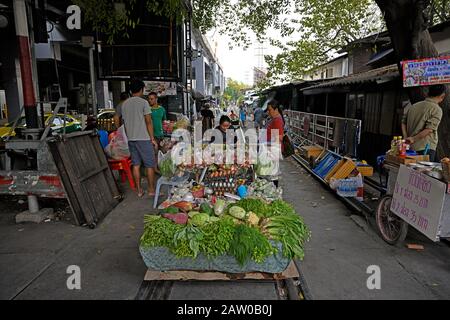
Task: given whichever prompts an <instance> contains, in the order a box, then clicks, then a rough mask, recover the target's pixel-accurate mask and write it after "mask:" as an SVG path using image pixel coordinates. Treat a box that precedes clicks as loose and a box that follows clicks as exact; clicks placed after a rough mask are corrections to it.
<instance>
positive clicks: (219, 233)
mask: <svg viewBox="0 0 450 320" xmlns="http://www.w3.org/2000/svg"><path fill="white" fill-rule="evenodd" d="M201 230H202V231H203V234H204V236H203V239H202V241H201V242H200V251H201V252H202V253H204V254H205V255H206V256H208V257H211V258H213V257H217V256H220V255H224V254H226V253H227V252H228V250H229V249H230V243H231V240H232V239H233V236H234V230H235V226H234V223H233V222H232V221H230V220H228V219H220V220H219V221H217V222H214V223H209V224H207V225H205V226H204V227H202V228H201Z"/></svg>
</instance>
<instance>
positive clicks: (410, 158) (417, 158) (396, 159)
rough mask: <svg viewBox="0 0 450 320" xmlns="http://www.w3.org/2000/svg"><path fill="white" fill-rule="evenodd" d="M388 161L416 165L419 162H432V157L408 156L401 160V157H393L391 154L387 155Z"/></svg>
mask: <svg viewBox="0 0 450 320" xmlns="http://www.w3.org/2000/svg"><path fill="white" fill-rule="evenodd" d="M386 161H389V162H393V163H398V164H409V163H416V162H417V161H430V156H429V155H426V156H422V155H420V156H406V157H405V158H400V157H399V156H393V155H390V154H387V155H386Z"/></svg>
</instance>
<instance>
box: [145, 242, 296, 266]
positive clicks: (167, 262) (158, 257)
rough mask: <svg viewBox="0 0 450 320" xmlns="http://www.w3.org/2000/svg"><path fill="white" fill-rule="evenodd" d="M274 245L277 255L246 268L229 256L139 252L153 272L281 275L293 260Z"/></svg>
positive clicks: (157, 249) (156, 249)
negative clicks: (178, 256) (192, 255)
mask: <svg viewBox="0 0 450 320" xmlns="http://www.w3.org/2000/svg"><path fill="white" fill-rule="evenodd" d="M273 244H274V245H275V246H276V247H277V248H278V252H277V254H275V255H272V256H269V257H267V258H266V260H265V261H264V262H263V263H256V262H254V261H253V260H250V261H249V262H247V263H246V264H245V265H244V266H241V265H239V263H238V262H237V261H236V258H235V257H233V256H229V255H223V256H219V257H216V258H212V259H209V258H208V257H206V256H205V255H203V254H199V255H198V256H197V257H196V258H195V259H194V258H177V257H176V256H175V255H174V254H173V253H171V252H170V250H169V249H167V248H165V247H152V248H143V247H139V251H140V253H141V255H142V258H143V259H144V262H145V265H146V266H147V267H148V268H149V269H151V270H158V271H170V270H201V271H220V272H227V273H245V272H252V271H256V272H266V273H281V272H283V271H284V270H286V268H287V267H288V266H289V263H290V261H291V260H290V259H288V258H286V257H284V256H283V249H282V244H281V243H280V242H273Z"/></svg>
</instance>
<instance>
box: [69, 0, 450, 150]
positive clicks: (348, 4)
mask: <svg viewBox="0 0 450 320" xmlns="http://www.w3.org/2000/svg"><path fill="white" fill-rule="evenodd" d="M136 1H138V0H129V2H131V3H136ZM141 1H145V2H146V4H147V9H148V10H149V11H151V12H154V13H157V14H163V15H166V16H169V17H172V18H176V20H177V21H180V20H181V18H182V17H183V16H184V15H185V6H184V3H185V1H184V0H168V1H158V0H141ZM76 2H78V3H82V4H83V5H84V6H85V7H84V9H86V10H88V9H89V6H91V12H96V10H98V8H103V6H102V5H99V3H101V4H105V5H107V4H108V3H109V4H108V5H109V6H112V5H111V3H112V2H121V1H119V0H117V1H115V0H114V1H111V0H95V1H94V0H76ZM191 2H192V8H193V21H194V25H195V26H196V27H197V28H199V29H200V30H201V31H203V32H205V31H207V30H209V29H212V28H216V29H217V30H218V31H219V33H225V34H228V35H229V36H230V37H231V39H232V44H240V45H243V46H248V43H249V36H248V34H249V31H251V32H253V33H255V34H256V36H257V38H258V40H259V41H262V40H264V38H265V37H266V34H267V31H268V30H277V32H278V34H279V37H278V38H279V39H283V38H286V37H287V36H292V35H294V34H295V35H297V36H298V38H297V39H296V41H291V42H288V43H283V42H282V41H281V40H276V39H271V40H272V41H271V43H272V44H274V45H278V46H279V47H280V48H282V49H283V51H284V52H283V53H281V54H280V55H278V56H276V57H267V62H268V63H269V66H270V70H269V75H271V76H272V78H275V79H276V78H278V79H283V80H287V79H295V78H300V77H302V76H303V75H305V74H306V73H308V72H312V71H314V68H316V67H317V66H318V65H320V64H322V63H323V62H325V61H326V60H327V59H329V57H330V56H331V55H332V54H334V53H335V52H336V50H337V49H339V48H341V47H342V46H344V45H345V44H347V43H349V42H351V41H352V40H356V39H358V38H361V37H363V36H365V35H367V34H370V33H373V32H377V31H378V32H380V31H382V30H383V28H384V27H387V30H388V31H389V34H390V36H391V39H392V44H393V47H394V50H395V53H396V55H397V59H398V61H399V62H400V61H401V60H403V59H414V58H419V57H435V56H436V55H437V51H436V48H435V47H434V45H433V43H432V41H431V38H430V35H429V33H428V31H427V26H428V23H430V22H431V23H433V22H436V21H442V20H445V19H448V18H449V12H450V1H448V0H236V1H221V0H192V1H191ZM82 8H83V6H82ZM121 14H122V15H121V16H120V15H119V17H120V19H119V22H123V21H125V23H118V24H114V23H113V22H114V21H113V22H111V18H110V17H107V18H105V17H103V15H95V14H90V15H85V17H86V19H87V20H88V21H91V23H92V25H93V26H94V29H95V28H100V29H101V30H103V32H106V33H108V34H110V33H112V34H114V35H117V34H120V31H119V32H118V31H117V30H116V29H117V28H122V31H123V30H125V31H126V29H127V28H129V27H133V26H135V25H136V20H135V18H130V16H131V14H130V11H125V13H121ZM105 19H106V21H107V22H105V21H103V20H105ZM384 23H385V24H384ZM408 93H409V95H410V98H411V101H412V102H415V101H418V100H419V99H422V98H423V88H416V89H410V90H408ZM449 103H450V101H449V98H447V99H446V101H445V103H444V104H443V110H444V117H443V120H442V122H441V127H440V130H439V134H440V141H439V143H440V144H439V148H438V152H439V154H440V155H443V154H450V139H448V137H449V134H450V118H449V114H450V112H449Z"/></svg>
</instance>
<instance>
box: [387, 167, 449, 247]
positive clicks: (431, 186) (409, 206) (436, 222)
mask: <svg viewBox="0 0 450 320" xmlns="http://www.w3.org/2000/svg"><path fill="white" fill-rule="evenodd" d="M445 191H446V185H445V184H444V183H442V182H440V181H439V180H436V179H434V178H432V177H430V176H427V175H425V174H423V173H420V172H418V171H416V170H413V169H411V168H408V167H406V166H403V165H402V166H401V167H400V171H399V173H398V176H397V182H396V184H395V190H394V193H393V199H392V203H391V211H392V212H393V213H395V214H396V215H397V216H398V217H400V218H401V219H403V220H404V221H406V222H407V223H408V224H410V225H411V226H413V227H414V228H416V229H417V230H419V231H420V232H421V233H423V234H424V235H425V236H427V237H428V238H430V239H431V240H433V241H438V240H439V229H440V224H441V218H442V210H443V206H444V200H445Z"/></svg>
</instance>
